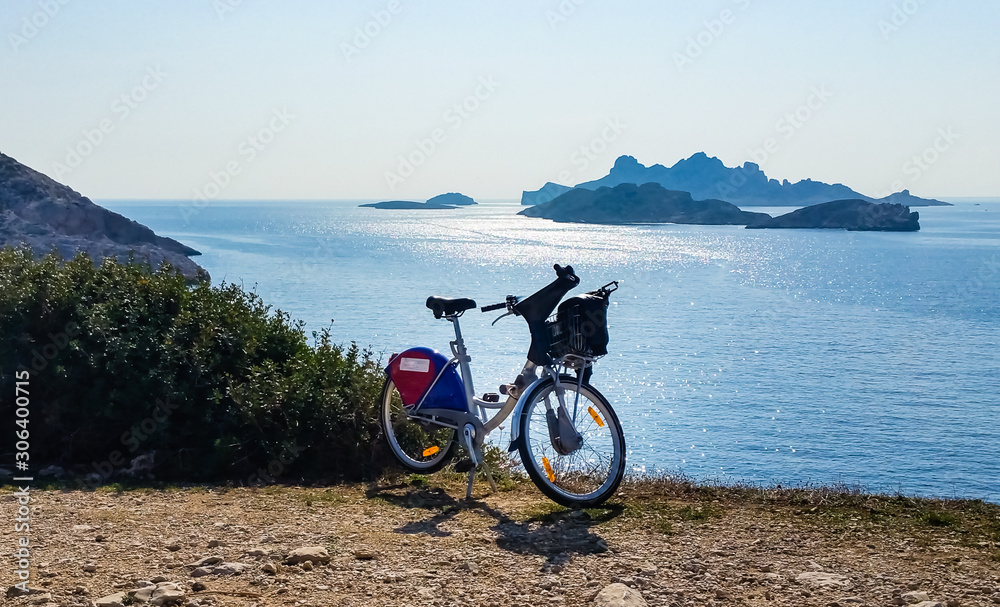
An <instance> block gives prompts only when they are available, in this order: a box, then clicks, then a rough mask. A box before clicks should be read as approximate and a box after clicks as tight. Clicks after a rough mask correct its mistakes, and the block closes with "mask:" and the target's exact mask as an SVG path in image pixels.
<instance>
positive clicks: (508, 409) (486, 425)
mask: <svg viewBox="0 0 1000 607" xmlns="http://www.w3.org/2000/svg"><path fill="white" fill-rule="evenodd" d="M459 316H461V314H448V315H445V316H444V318H446V319H447V320H449V321H450V322H451V323H452V324H453V325H454V326H455V340H454V341H452V342H450V345H451V352H452V359H451V360H450V361H449V365H452V364H457V365H458V368H459V373H460V374H461V376H462V383H463V384H464V386H465V401H466V413H468V414H469V415H472V416H475V417H476V418H477V419H478V420H479V421H480V422H481V423H482V428H483V433H484V436H483V437H482V440H485V435H488V434H489V433H490V432H492V431H493V430H496V429H497V428H498V427H500V424H502V423H503V422H504V421H505V420H507V419H508V418H510V417H511V415H512V414H513V418H512V419H514V420H517V419H519V418H520V415H521V410H522V409H523V408H524V406H525V405H526V404H527V398H528V395H529V394H531V393H532V392H533V391H534V389H535V387H536V386H538V385H539V384H541V383H542V382H544V381H546V380H547V379H549V378H552V380H553V381H554V382H555V388H556V396H557V398H558V399H559V404H560V405H561V406H563V407H565V406H566V403H565V402H563V394H564V392H565V390H564V389H563V388H562V382H560V379H559V373H558V371H557V369H556V368H555V367H553V366H548V365H546V366H543V367H542V369H543V370H544V371H545V373H544V374H543V375H542V376H540V377H539V376H538V368H539V366H538V365H536V364H535V363H533V362H531V361H530V360H529V361H526V362H525V364H524V367H523V368H522V369H521V373H520V374H518V377H519V378H523V381H522V386H523V387H522V388H517V381H516V379H515V381H514V382H512V383H510V384H508V386H507V390H508V394H507V400H506V402H503V403H500V402H490V401H487V400H484V399H481V398H478V397H476V391H475V386H474V385H473V381H472V369H471V367H470V366H469V363H470V362H471V361H472V358H471V357H470V356H469V353H468V350H467V349H466V347H465V339H464V338H463V337H462V328H461V326H460V324H459V321H458V318H459ZM565 358H566V359H572V367H577V366H585V365H589V364H590V363H592V362H593V359H591V358H587V357H582V356H567V357H565ZM567 362H568V361H567ZM566 366H568V367H569V366H570V365H566ZM438 379H440V374H439V376H438V377H437V378H435V380H434V383H435V384H436V383H437V380H438ZM529 380H530V382H529ZM582 381H583V380H582V376H581V377H580V379H579V383H582ZM433 387H434V384H431V386H430V387H429V388H428V389H427V392H428V393H430V391H431V390H432V389H433ZM512 392H513V393H512ZM578 394H579V393H578ZM420 404H422V401H421V403H420ZM420 404H418V405H417V406H416V407H414V408H413V411H411V412H409V413H408V415H409V416H410V417H412V418H414V419H418V420H420V419H423V420H426V421H430V422H432V423H435V424H438V425H441V426H445V427H450V428H453V429H455V430H457V431H460V432H461V431H462V427H461V426H462V425H464V424H461V425H460V424H453V423H448V421H447V420H446V419H442V416H440V415H431V416H429V417H428V416H425V415H421V411H420ZM487 409H499V411H498V412H497V413H496V414H495V415H493V416H492V417H488V415H487V413H486V410H487ZM518 426H519V424H517V423H516V422H515V423H512V424H511V429H510V444H511V445H514V444H515V443H516V442H517V439H518V436H519V428H518ZM482 440H480V441H479V444H482ZM490 482H491V484H493V483H492V478H490ZM470 487H471V473H470Z"/></svg>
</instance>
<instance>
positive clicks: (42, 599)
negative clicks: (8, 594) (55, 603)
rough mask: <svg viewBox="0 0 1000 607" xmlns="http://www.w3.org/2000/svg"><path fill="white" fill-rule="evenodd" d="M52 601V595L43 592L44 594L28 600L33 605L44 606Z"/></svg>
mask: <svg viewBox="0 0 1000 607" xmlns="http://www.w3.org/2000/svg"><path fill="white" fill-rule="evenodd" d="M51 600H52V594H51V593H48V592H43V593H42V594H36V595H34V596H32V597H31V599H29V600H28V602H29V603H31V604H32V605H44V604H46V603H48V602H50V601H51Z"/></svg>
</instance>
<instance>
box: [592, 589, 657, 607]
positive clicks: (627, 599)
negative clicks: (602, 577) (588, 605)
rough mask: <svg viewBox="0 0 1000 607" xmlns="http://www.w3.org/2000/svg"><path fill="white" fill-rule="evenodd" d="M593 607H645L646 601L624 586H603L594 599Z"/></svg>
mask: <svg viewBox="0 0 1000 607" xmlns="http://www.w3.org/2000/svg"><path fill="white" fill-rule="evenodd" d="M594 605H595V607H647V604H646V600H645V599H644V598H642V595H641V594H639V593H638V592H637V591H635V590H632V589H631V588H629V587H628V586H626V585H625V584H611V585H610V586H605V587H604V588H602V589H601V591H600V592H598V593H597V596H595V597H594Z"/></svg>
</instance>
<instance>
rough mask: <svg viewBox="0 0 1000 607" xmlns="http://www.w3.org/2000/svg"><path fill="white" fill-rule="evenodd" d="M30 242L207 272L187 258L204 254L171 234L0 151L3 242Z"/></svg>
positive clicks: (67, 254) (192, 275)
mask: <svg viewBox="0 0 1000 607" xmlns="http://www.w3.org/2000/svg"><path fill="white" fill-rule="evenodd" d="M24 245H27V246H29V247H31V249H32V250H33V251H34V252H35V253H37V254H39V255H44V254H46V253H50V252H51V251H52V250H56V251H58V252H59V253H60V254H61V255H62V256H63V257H64V258H66V259H71V258H73V257H74V256H75V255H76V254H77V252H80V251H82V252H84V253H86V254H88V255H89V256H90V258H91V259H92V260H93V261H94V262H95V263H100V261H101V260H102V259H104V258H106V257H111V258H115V259H117V260H119V261H121V262H127V261H128V260H129V257H130V256H131V257H133V258H134V259H136V260H138V261H144V262H147V263H149V264H150V265H151V266H153V267H154V268H158V267H159V266H160V265H161V264H163V263H164V262H167V263H170V265H172V266H173V267H174V268H176V269H177V270H178V271H180V273H181V274H183V275H184V276H185V277H186V278H188V279H189V280H195V279H198V278H200V277H207V276H208V274H207V273H206V272H205V270H203V269H202V268H201V267H199V266H198V264H196V263H194V262H193V261H191V260H190V259H188V256H190V255H200V253H199V252H198V251H196V250H194V249H192V248H191V247H189V246H186V245H184V244H181V243H180V242H177V241H176V240H174V239H172V238H165V237H163V236H157V235H156V234H155V233H153V231H152V230H150V229H149V228H147V227H146V226H144V225H142V224H140V223H138V222H135V221H132V220H131V219H128V218H127V217H124V216H122V215H119V214H118V213H114V212H112V211H109V210H107V209H105V208H103V207H101V206H98V205H96V204H94V203H93V202H92V201H91V200H90V199H89V198H86V197H84V196H81V195H80V194H79V193H77V192H75V191H73V190H72V189H70V188H69V187H67V186H65V185H62V184H61V183H58V182H56V181H55V180H53V179H50V178H49V177H47V176H45V175H43V174H42V173H39V172H38V171H35V170H33V169H31V168H29V167H27V166H25V165H23V164H21V163H20V162H18V161H16V160H14V159H13V158H11V157H10V156H6V155H4V154H2V153H0V246H14V247H17V246H24Z"/></svg>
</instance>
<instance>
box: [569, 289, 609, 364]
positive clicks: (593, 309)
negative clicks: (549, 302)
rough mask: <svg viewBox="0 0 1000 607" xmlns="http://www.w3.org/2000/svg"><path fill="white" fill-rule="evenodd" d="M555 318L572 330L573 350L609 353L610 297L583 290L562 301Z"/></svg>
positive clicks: (599, 353) (589, 353) (571, 342)
mask: <svg viewBox="0 0 1000 607" xmlns="http://www.w3.org/2000/svg"><path fill="white" fill-rule="evenodd" d="M556 318H557V320H558V322H559V324H560V325H562V328H563V329H564V330H565V331H566V332H568V333H569V336H570V347H569V350H571V351H572V352H575V353H578V354H583V355H585V356H604V355H605V354H607V353H608V340H609V337H608V297H607V296H601V295H599V294H597V293H584V294H583V295H577V296H575V297H570V298H569V299H567V300H566V301H564V302H562V303H561V304H559V310H558V312H557V315H556Z"/></svg>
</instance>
